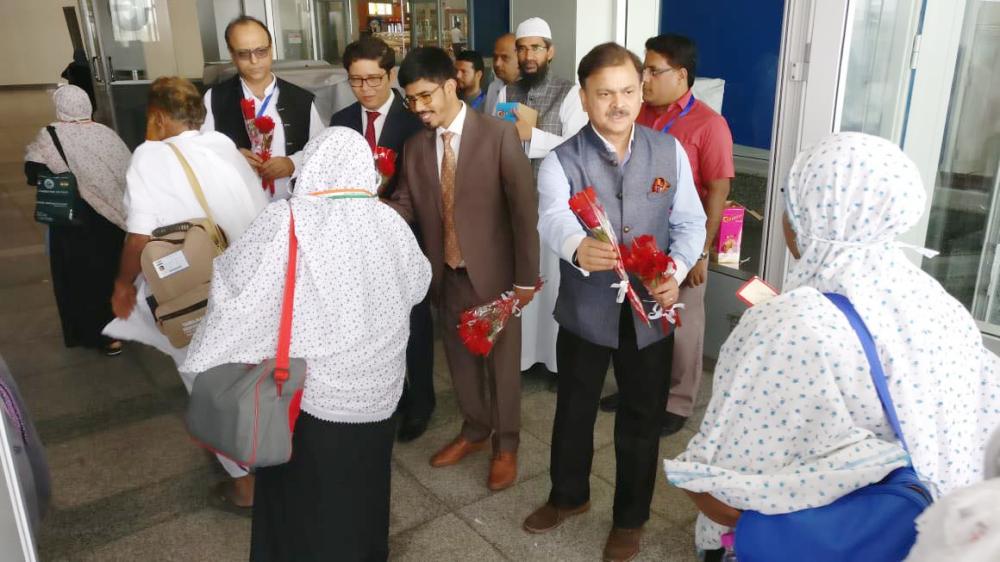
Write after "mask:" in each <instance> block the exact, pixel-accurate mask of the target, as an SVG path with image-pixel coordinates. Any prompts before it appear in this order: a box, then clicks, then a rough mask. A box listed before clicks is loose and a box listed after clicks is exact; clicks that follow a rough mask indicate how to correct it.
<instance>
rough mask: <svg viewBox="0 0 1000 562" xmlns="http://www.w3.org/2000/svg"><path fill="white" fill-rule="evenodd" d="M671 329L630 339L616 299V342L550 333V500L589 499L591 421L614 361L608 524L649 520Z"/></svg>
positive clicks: (565, 503)
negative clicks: (657, 336)
mask: <svg viewBox="0 0 1000 562" xmlns="http://www.w3.org/2000/svg"><path fill="white" fill-rule="evenodd" d="M673 339H674V338H673V335H670V336H669V337H667V338H665V339H663V340H660V341H658V342H656V343H654V344H652V345H650V346H647V347H645V348H643V349H641V350H640V349H638V348H637V346H636V337H635V326H634V325H633V324H632V311H631V308H630V307H629V304H628V303H627V302H626V303H624V304H622V313H621V321H620V327H619V341H618V349H612V348H609V347H603V346H600V345H597V344H594V343H591V342H589V341H587V340H584V339H582V338H580V337H578V336H576V335H575V334H573V333H572V332H570V331H568V330H565V329H563V328H560V329H559V335H558V337H557V338H556V360H557V361H558V363H559V376H558V377H557V380H558V385H559V386H558V394H557V395H556V419H555V422H554V423H553V426H552V458H551V467H550V469H549V474H550V476H551V479H552V491H551V493H550V494H549V502H550V503H552V504H553V505H555V506H557V507H561V508H573V507H579V506H580V505H583V504H584V503H586V502H587V501H590V469H591V465H592V464H593V459H594V422H595V420H596V419H597V406H598V402H599V401H600V399H601V388H602V387H603V386H604V377H605V375H606V374H607V371H608V365H609V363H610V362H611V361H614V367H615V379H616V380H617V381H618V392H619V393H620V397H621V398H620V400H619V403H618V411H617V412H616V414H615V461H616V465H617V470H616V473H615V504H614V525H615V526H616V527H620V528H625V529H635V528H638V527H641V526H642V525H643V524H644V523H645V522H646V521H647V520H648V519H649V504H650V502H651V501H652V499H653V486H654V485H655V484H656V471H657V470H658V467H659V452H660V426H661V424H662V422H663V411H664V408H665V407H666V404H667V393H668V392H669V388H670V364H671V358H672V356H673V348H674V344H673Z"/></svg>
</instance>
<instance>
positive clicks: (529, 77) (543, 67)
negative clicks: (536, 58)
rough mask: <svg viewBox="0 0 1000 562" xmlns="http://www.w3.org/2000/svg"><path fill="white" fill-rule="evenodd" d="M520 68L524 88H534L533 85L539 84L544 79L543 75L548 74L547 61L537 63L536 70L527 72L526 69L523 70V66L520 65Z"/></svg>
mask: <svg viewBox="0 0 1000 562" xmlns="http://www.w3.org/2000/svg"><path fill="white" fill-rule="evenodd" d="M520 69H521V83H522V84H524V86H525V88H527V89H529V90H530V89H531V88H534V87H535V86H537V85H539V84H541V83H542V82H543V81H544V80H545V77H546V76H548V74H549V63H548V61H546V62H544V63H542V64H539V65H538V70H536V71H535V72H533V73H528V72H527V71H526V70H524V67H523V66H520Z"/></svg>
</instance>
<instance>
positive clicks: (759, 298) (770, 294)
mask: <svg viewBox="0 0 1000 562" xmlns="http://www.w3.org/2000/svg"><path fill="white" fill-rule="evenodd" d="M778 294H779V293H778V290H777V289H775V288H774V287H772V286H770V285H768V284H767V283H766V282H765V281H764V280H763V279H761V278H760V277H757V276H756V275H754V276H753V277H751V278H750V280H749V281H747V282H746V283H744V284H743V285H742V286H740V288H739V289H737V290H736V298H738V299H740V300H741V301H743V302H744V303H746V305H747V306H756V305H758V304H761V303H764V302H767V301H769V300H771V299H773V298H774V297H776V296H778Z"/></svg>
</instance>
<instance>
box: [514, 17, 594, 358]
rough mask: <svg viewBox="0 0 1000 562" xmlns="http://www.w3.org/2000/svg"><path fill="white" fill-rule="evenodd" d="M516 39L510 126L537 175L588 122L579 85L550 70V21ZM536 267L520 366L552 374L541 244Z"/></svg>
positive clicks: (546, 261)
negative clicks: (517, 72) (537, 285)
mask: <svg viewBox="0 0 1000 562" xmlns="http://www.w3.org/2000/svg"><path fill="white" fill-rule="evenodd" d="M515 37H516V39H515V50H516V52H517V62H518V66H519V67H520V69H521V79H520V80H519V81H518V82H516V83H514V84H511V85H509V86H507V101H508V102H518V105H517V107H516V109H515V110H514V113H515V114H516V115H517V121H516V123H515V125H516V126H517V132H518V134H519V135H520V137H521V140H522V141H524V143H525V147H526V149H527V153H528V158H530V159H531V164H532V167H533V169H534V170H535V174H536V175H537V173H538V167H539V166H540V165H541V163H542V159H543V158H545V156H547V155H548V154H549V151H551V150H552V149H554V148H555V147H557V146H559V145H560V144H561V143H562V142H563V141H564V140H566V139H568V138H570V137H572V136H573V135H575V134H576V133H577V131H579V130H580V129H581V128H582V127H583V126H584V125H586V124H587V114H586V113H584V111H583V106H582V105H581V103H580V87H579V86H577V85H576V84H574V83H573V82H570V81H569V80H564V79H562V78H558V77H556V76H553V75H552V73H551V72H550V70H551V68H550V64H551V63H552V59H553V58H554V57H555V54H556V50H555V46H553V44H552V30H551V29H549V24H548V23H546V21H545V20H543V19H541V18H529V19H526V20H524V21H523V22H521V24H520V25H518V26H517V32H516V33H515ZM539 267H540V269H541V272H542V277H544V278H545V286H544V287H543V288H542V291H541V293H539V294H538V298H537V299H535V300H536V301H537V302H536V303H535V305H534V306H532V307H530V308H527V309H525V311H524V314H523V316H522V317H521V322H522V327H523V332H522V334H523V340H522V343H521V370H523V371H527V370H529V369H531V368H532V367H533V366H534V365H536V364H539V363H540V364H542V365H543V366H544V367H545V368H546V369H547V370H548V371H549V372H556V370H557V365H556V334H557V333H558V331H559V326H558V325H557V324H556V321H555V319H554V317H553V315H552V313H553V311H554V310H555V306H556V296H557V294H558V291H559V256H557V255H556V254H555V252H552V251H551V250H549V249H548V248H542V249H541V264H540V265H539Z"/></svg>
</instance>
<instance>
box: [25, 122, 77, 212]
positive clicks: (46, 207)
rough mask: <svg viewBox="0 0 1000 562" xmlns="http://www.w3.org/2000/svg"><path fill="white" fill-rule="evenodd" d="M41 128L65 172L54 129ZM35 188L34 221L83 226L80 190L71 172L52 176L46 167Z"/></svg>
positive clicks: (64, 156) (62, 153)
mask: <svg viewBox="0 0 1000 562" xmlns="http://www.w3.org/2000/svg"><path fill="white" fill-rule="evenodd" d="M45 129H46V130H47V131H48V132H49V135H51V136H52V142H53V143H54V144H55V145H56V150H58V151H59V156H62V159H63V162H65V163H66V168H67V170H69V160H67V159H66V153H65V152H63V147H62V143H60V142H59V137H57V136H56V129H55V127H53V126H52V125H49V126H48V127H46V128H45ZM36 186H37V187H38V189H37V191H36V195H35V221H37V222H40V223H42V224H48V225H53V226H81V225H83V224H84V222H85V221H84V217H83V208H84V202H83V199H81V198H80V190H79V189H78V187H77V182H76V176H75V175H73V172H71V171H66V172H63V173H61V174H54V173H52V171H51V170H49V169H48V168H46V169H45V170H44V171H42V172H39V174H38V180H37V183H36Z"/></svg>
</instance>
